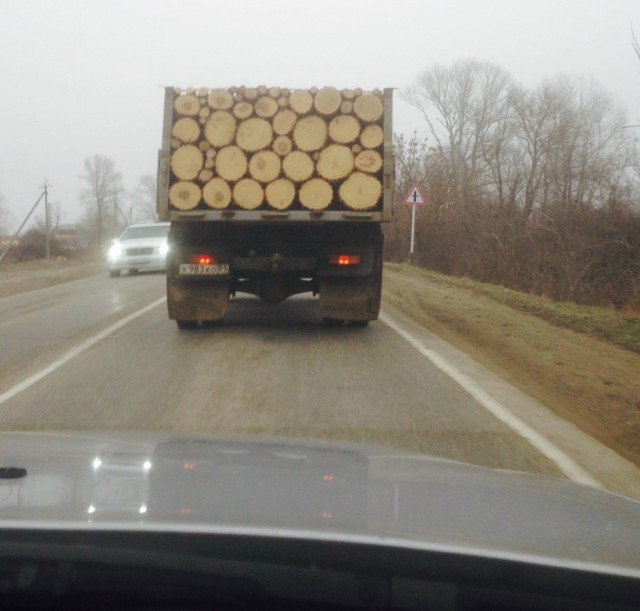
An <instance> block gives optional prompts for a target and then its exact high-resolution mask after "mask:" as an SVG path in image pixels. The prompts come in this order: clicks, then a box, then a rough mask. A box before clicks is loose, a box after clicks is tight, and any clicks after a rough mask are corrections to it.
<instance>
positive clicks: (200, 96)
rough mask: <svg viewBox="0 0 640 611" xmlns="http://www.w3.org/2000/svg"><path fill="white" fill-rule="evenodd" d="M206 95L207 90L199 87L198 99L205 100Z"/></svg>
mask: <svg viewBox="0 0 640 611" xmlns="http://www.w3.org/2000/svg"><path fill="white" fill-rule="evenodd" d="M208 93H209V90H208V89H207V88H206V87H200V89H198V97H199V98H206V97H207V94H208Z"/></svg>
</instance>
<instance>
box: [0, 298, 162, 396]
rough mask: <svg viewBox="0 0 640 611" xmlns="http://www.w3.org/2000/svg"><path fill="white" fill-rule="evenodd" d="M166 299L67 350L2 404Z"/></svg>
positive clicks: (21, 384)
mask: <svg viewBox="0 0 640 611" xmlns="http://www.w3.org/2000/svg"><path fill="white" fill-rule="evenodd" d="M166 300H167V298H166V297H161V298H160V299H157V300H156V301H154V302H152V303H150V304H149V305H148V306H145V307H144V308H142V309H141V310H137V311H136V312H133V313H132V314H129V315H128V316H125V317H124V318H121V319H120V320H119V321H118V322H116V323H114V324H112V325H110V326H109V327H107V328H106V329H103V330H102V331H100V332H99V333H96V334H95V335H93V336H91V337H89V338H88V339H86V340H85V341H83V342H82V343H80V344H78V345H77V346H76V347H75V348H71V350H69V351H67V352H65V353H64V354H63V355H62V356H61V357H60V358H58V359H56V360H55V361H53V362H52V363H50V364H49V365H47V366H46V367H45V368H44V369H41V370H40V371H38V372H37V373H34V374H33V375H31V376H29V377H28V378H26V379H24V380H22V382H19V383H18V384H16V385H15V386H13V387H12V388H10V389H9V390H7V391H5V392H3V393H2V394H0V405H2V404H3V403H4V402H5V401H8V400H9V399H12V398H13V397H15V396H16V395H17V394H19V393H21V392H22V391H23V390H27V388H30V387H31V386H33V385H34V384H36V383H37V382H39V381H40V380H42V379H43V378H45V377H47V376H48V375H49V374H50V373H53V372H54V371H56V369H59V368H60V367H62V366H63V365H65V364H66V363H68V362H69V361H70V360H72V359H74V358H76V357H77V356H78V355H80V354H82V353H83V352H84V351H85V350H88V349H89V348H91V347H92V346H95V345H96V344H97V343H98V342H100V341H102V340H103V339H105V338H106V337H109V335H111V334H112V333H115V332H116V331H118V330H119V329H122V327H124V326H125V325H128V324H129V323H130V322H131V321H132V320H135V319H136V318H139V317H140V316H142V315H143V314H146V313H147V312H149V311H150V310H153V308H155V307H157V306H159V305H160V304H161V303H165V302H166Z"/></svg>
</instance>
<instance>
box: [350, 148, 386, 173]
mask: <svg viewBox="0 0 640 611" xmlns="http://www.w3.org/2000/svg"><path fill="white" fill-rule="evenodd" d="M354 164H355V166H356V169H357V170H360V171H361V172H368V173H369V174H375V173H376V172H377V171H378V170H379V169H380V168H381V167H382V157H381V156H380V153H378V151H372V150H371V149H365V150H364V151H362V152H361V153H359V154H358V155H357V157H356V159H355V162H354Z"/></svg>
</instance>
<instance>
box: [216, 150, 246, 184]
mask: <svg viewBox="0 0 640 611" xmlns="http://www.w3.org/2000/svg"><path fill="white" fill-rule="evenodd" d="M216 171H217V173H218V176H220V177H222V178H224V179H225V180H228V181H231V182H233V181H235V180H238V179H239V178H242V177H243V176H244V175H245V174H246V173H247V157H246V155H245V154H244V152H243V151H242V149H240V148H239V147H237V146H233V145H232V146H225V147H224V148H222V149H220V150H219V151H218V154H217V155H216Z"/></svg>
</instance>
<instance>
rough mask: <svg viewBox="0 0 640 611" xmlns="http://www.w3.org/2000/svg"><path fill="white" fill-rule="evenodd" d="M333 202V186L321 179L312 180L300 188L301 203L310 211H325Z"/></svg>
mask: <svg viewBox="0 0 640 611" xmlns="http://www.w3.org/2000/svg"><path fill="white" fill-rule="evenodd" d="M332 200H333V189H332V188H331V185H330V184H329V183H328V182H327V181H326V180H322V179H321V178H312V179H311V180H309V181H307V182H305V183H304V184H303V185H302V187H300V203H301V204H302V205H303V206H304V207H305V208H308V209H309V210H324V209H325V208H327V207H329V205H330V204H331V201H332Z"/></svg>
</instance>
